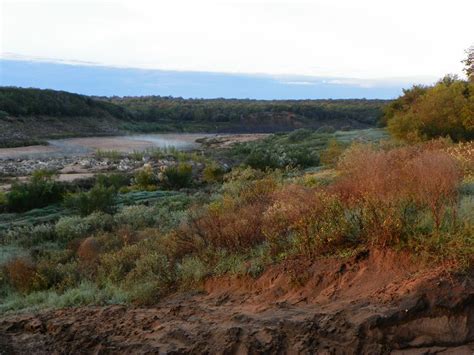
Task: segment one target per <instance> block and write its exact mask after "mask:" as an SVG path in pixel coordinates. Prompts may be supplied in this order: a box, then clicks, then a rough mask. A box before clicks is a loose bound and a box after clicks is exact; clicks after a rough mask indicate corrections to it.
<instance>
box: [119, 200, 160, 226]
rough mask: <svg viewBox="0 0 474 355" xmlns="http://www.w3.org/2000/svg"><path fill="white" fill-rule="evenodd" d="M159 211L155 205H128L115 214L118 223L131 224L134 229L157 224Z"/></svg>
mask: <svg viewBox="0 0 474 355" xmlns="http://www.w3.org/2000/svg"><path fill="white" fill-rule="evenodd" d="M156 217H157V213H156V211H155V209H154V208H153V207H148V206H144V205H137V206H127V207H124V208H122V210H121V211H120V212H119V213H117V214H116V215H115V216H114V219H115V222H116V223H117V224H118V225H124V224H126V225H129V226H130V227H131V228H133V229H134V230H137V229H143V228H146V227H151V226H153V225H155V224H156V222H157V220H156Z"/></svg>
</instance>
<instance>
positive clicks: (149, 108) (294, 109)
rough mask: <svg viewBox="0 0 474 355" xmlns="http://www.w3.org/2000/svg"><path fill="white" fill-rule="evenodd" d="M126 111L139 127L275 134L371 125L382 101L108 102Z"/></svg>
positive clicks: (136, 99)
mask: <svg viewBox="0 0 474 355" xmlns="http://www.w3.org/2000/svg"><path fill="white" fill-rule="evenodd" d="M107 100H108V101H110V102H112V103H115V104H117V105H120V106H122V107H126V108H127V109H128V110H129V111H130V112H131V113H132V114H133V116H134V117H135V118H136V119H137V120H138V121H140V122H142V123H141V126H140V127H141V129H156V127H157V126H156V125H158V124H161V125H163V126H164V127H169V128H168V129H177V128H179V127H186V126H189V127H195V129H203V128H206V127H207V130H211V131H215V130H218V131H221V132H225V131H231V132H236V131H238V132H276V131H285V130H292V129H295V128H301V127H312V128H319V127H321V126H322V125H332V126H334V127H335V128H338V129H340V128H342V127H347V128H364V127H369V126H374V125H375V124H376V123H377V121H378V120H379V119H380V117H381V115H382V111H381V109H382V107H383V106H384V105H385V104H386V103H387V102H388V101H385V100H272V101H270V100H237V99H182V98H172V97H160V96H145V97H124V98H115V97H114V98H111V99H107Z"/></svg>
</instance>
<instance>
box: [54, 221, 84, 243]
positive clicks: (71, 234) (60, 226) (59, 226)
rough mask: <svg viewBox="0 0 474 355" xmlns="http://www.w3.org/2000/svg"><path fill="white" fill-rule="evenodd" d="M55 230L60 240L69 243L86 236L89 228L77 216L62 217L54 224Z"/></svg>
mask: <svg viewBox="0 0 474 355" xmlns="http://www.w3.org/2000/svg"><path fill="white" fill-rule="evenodd" d="M55 230H56V234H57V235H58V237H59V238H60V240H62V241H69V240H72V239H76V238H83V237H85V236H87V235H88V234H89V233H90V230H91V226H90V224H89V223H87V222H86V221H85V220H84V219H83V218H81V217H79V216H72V217H62V218H60V219H59V221H57V222H56V227H55Z"/></svg>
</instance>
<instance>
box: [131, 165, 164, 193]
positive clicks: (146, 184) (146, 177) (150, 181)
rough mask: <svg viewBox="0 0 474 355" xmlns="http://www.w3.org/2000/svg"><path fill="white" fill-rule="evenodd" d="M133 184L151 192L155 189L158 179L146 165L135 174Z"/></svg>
mask: <svg viewBox="0 0 474 355" xmlns="http://www.w3.org/2000/svg"><path fill="white" fill-rule="evenodd" d="M134 183H135V185H136V186H137V187H138V188H140V189H143V190H151V189H156V184H157V183H158V179H157V177H156V176H155V175H154V174H153V170H152V168H151V166H150V165H148V164H147V165H145V166H144V167H143V169H140V170H138V171H137V172H136V173H135V176H134Z"/></svg>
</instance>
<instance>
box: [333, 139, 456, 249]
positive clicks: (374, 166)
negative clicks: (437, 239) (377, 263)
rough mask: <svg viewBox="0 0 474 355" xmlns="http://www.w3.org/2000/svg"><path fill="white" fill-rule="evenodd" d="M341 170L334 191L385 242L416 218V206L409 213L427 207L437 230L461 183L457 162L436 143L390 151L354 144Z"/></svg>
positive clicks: (372, 234) (365, 228) (364, 227)
mask: <svg viewBox="0 0 474 355" xmlns="http://www.w3.org/2000/svg"><path fill="white" fill-rule="evenodd" d="M441 146H442V145H441ZM339 169H340V170H341V173H342V178H341V179H340V180H339V181H338V182H337V183H336V184H335V185H334V186H333V187H332V190H333V191H334V192H336V193H337V194H338V195H339V196H340V197H341V199H342V200H343V201H344V203H345V204H346V206H348V207H349V208H352V209H353V211H356V216H357V218H358V219H359V220H360V225H361V229H362V230H363V232H364V234H365V236H366V237H367V238H371V239H372V241H373V242H376V243H379V244H382V245H386V244H388V243H391V242H394V241H396V240H398V239H399V238H400V237H401V236H402V235H403V234H404V233H405V232H406V230H407V228H409V227H410V226H411V225H412V224H413V223H414V222H413V216H414V215H416V211H413V210H411V211H410V212H408V210H409V209H410V208H413V207H416V208H417V209H423V208H428V209H429V210H430V211H431V214H432V216H433V221H434V225H435V228H436V229H437V230H438V229H439V228H440V225H441V223H442V220H443V218H444V213H445V210H446V207H447V206H449V205H450V206H453V207H454V203H455V201H456V190H457V186H458V184H459V182H460V172H459V169H458V167H457V165H456V162H455V161H454V159H453V158H451V157H450V156H449V155H448V154H446V153H444V152H443V151H441V150H439V149H438V146H437V144H435V143H433V144H428V145H426V146H412V147H404V148H398V149H392V150H388V151H383V150H376V149H374V148H373V147H371V146H354V147H352V148H351V149H350V150H348V151H347V152H346V153H345V154H344V156H343V158H342V159H341V161H340V164H339ZM410 220H411V221H410Z"/></svg>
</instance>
